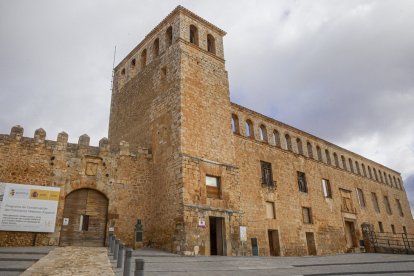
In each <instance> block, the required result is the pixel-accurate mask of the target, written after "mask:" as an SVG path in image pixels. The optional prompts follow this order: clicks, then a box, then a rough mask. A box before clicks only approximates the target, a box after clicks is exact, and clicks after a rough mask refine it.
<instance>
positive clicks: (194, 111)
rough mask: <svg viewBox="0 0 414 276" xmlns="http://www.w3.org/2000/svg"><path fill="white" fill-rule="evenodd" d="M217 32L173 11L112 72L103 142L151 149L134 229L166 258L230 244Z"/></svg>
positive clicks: (234, 190)
mask: <svg viewBox="0 0 414 276" xmlns="http://www.w3.org/2000/svg"><path fill="white" fill-rule="evenodd" d="M224 35H225V32H224V31H222V30H221V29H219V28H217V27H216V26H214V25H212V24H211V23H209V22H207V21H206V20H204V19H202V18H200V17H199V16H197V15H195V14H194V13H192V12H190V11H189V10H187V9H185V8H183V7H181V6H178V7H177V8H176V9H174V10H173V11H172V12H171V13H170V14H169V15H168V16H167V17H166V18H165V19H164V20H163V21H162V22H161V23H160V24H159V25H157V26H156V27H155V28H154V29H153V30H152V31H151V32H150V33H149V34H148V35H147V36H146V37H145V38H144V40H143V41H142V42H141V43H139V44H138V46H136V47H135V49H134V50H132V51H131V53H129V54H128V55H127V56H126V57H125V58H124V59H123V60H122V61H121V63H120V64H119V65H118V66H117V67H116V68H115V75H114V89H113V92H112V103H111V113H110V123H109V141H110V143H111V146H112V147H116V146H117V145H119V143H120V141H122V140H125V141H126V142H128V143H129V144H130V146H131V147H132V148H136V147H146V148H150V149H151V151H152V155H153V168H152V172H151V173H152V178H153V182H154V183H153V185H152V186H151V187H148V189H149V190H150V193H151V195H152V199H153V200H152V201H151V202H152V204H151V206H148V210H147V211H148V212H151V214H152V216H151V217H152V219H151V220H150V221H146V222H143V223H144V227H147V229H151V231H150V233H153V234H152V235H153V236H152V237H151V238H150V240H151V241H152V242H153V243H155V244H157V246H160V247H163V248H165V249H168V250H170V251H176V252H194V251H196V252H197V251H198V252H200V253H201V254H207V255H209V254H231V252H232V250H233V249H236V248H235V247H237V245H234V246H233V247H234V248H233V249H232V244H233V242H232V239H235V237H234V235H235V233H238V224H239V215H238V214H239V213H240V212H239V204H240V195H239V193H238V191H239V188H238V181H237V177H238V169H237V168H236V167H235V166H234V165H233V164H234V156H235V153H234V145H233V144H234V141H233V135H232V129H231V105H230V97H229V86H228V77H227V72H226V70H225V62H224V52H223V36H224ZM207 179H208V181H210V182H211V181H212V183H210V184H209V185H206V181H207ZM208 189H210V193H209V191H208ZM230 191H231V192H230ZM137 192H139V191H137ZM213 228H214V229H213ZM212 243H214V244H213V245H212ZM234 244H236V243H234ZM237 244H238V243H237Z"/></svg>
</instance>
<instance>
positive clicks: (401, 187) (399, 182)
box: [397, 178, 403, 190]
mask: <svg viewBox="0 0 414 276" xmlns="http://www.w3.org/2000/svg"><path fill="white" fill-rule="evenodd" d="M397 180H398V188H400V190H402V189H403V186H402V185H401V180H400V179H399V178H397Z"/></svg>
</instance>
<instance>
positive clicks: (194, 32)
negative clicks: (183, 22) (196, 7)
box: [190, 25, 198, 46]
mask: <svg viewBox="0 0 414 276" xmlns="http://www.w3.org/2000/svg"><path fill="white" fill-rule="evenodd" d="M190 43H193V44H195V45H197V46H198V29H197V27H196V26H194V25H190Z"/></svg>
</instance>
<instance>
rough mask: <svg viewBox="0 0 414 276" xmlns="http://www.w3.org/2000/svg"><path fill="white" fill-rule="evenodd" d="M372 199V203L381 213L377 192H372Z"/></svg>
mask: <svg viewBox="0 0 414 276" xmlns="http://www.w3.org/2000/svg"><path fill="white" fill-rule="evenodd" d="M371 199H372V205H374V210H375V212H377V213H379V212H380V208H379V205H378V198H377V194H376V193H371Z"/></svg>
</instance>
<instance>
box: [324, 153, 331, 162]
mask: <svg viewBox="0 0 414 276" xmlns="http://www.w3.org/2000/svg"><path fill="white" fill-rule="evenodd" d="M325 155H326V163H327V164H328V165H331V155H330V153H329V150H327V149H326V150H325Z"/></svg>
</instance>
